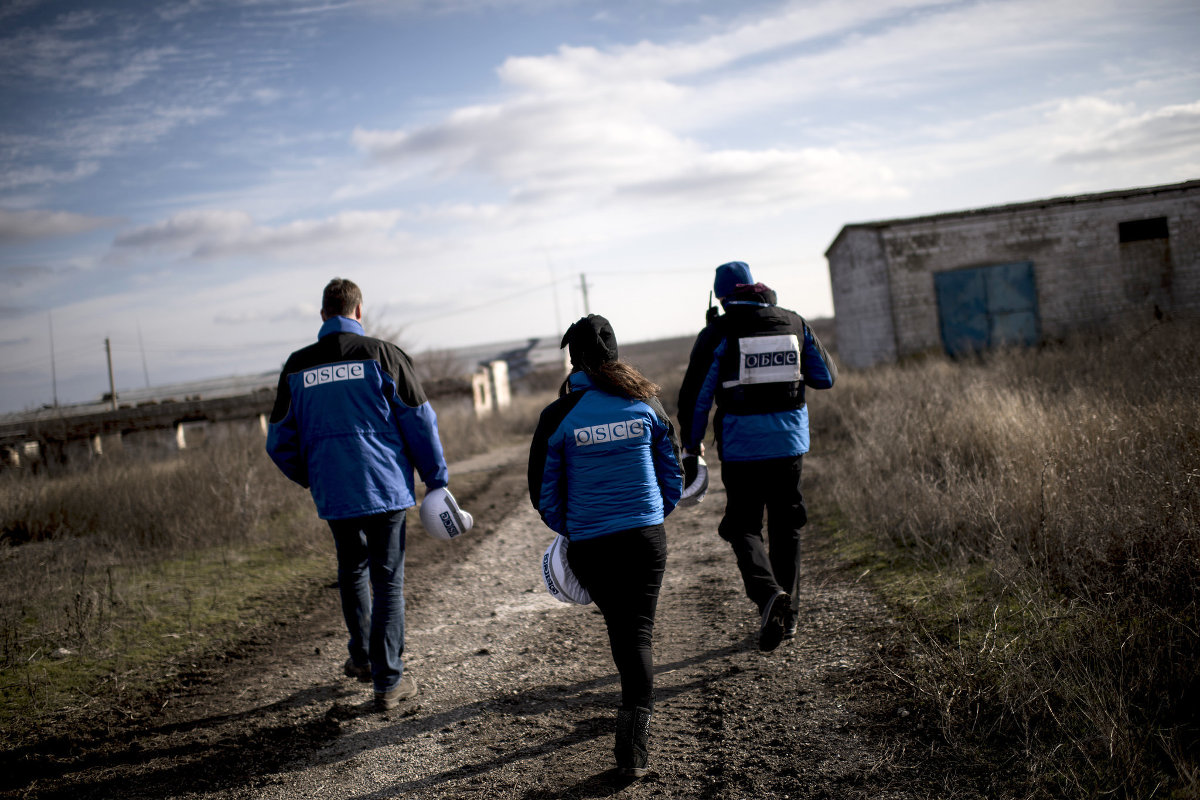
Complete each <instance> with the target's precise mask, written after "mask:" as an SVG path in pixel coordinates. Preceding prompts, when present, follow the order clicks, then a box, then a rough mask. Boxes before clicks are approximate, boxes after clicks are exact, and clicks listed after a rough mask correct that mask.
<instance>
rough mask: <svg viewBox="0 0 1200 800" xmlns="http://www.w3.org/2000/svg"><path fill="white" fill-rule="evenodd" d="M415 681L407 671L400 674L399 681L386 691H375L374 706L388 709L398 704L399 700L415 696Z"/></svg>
mask: <svg viewBox="0 0 1200 800" xmlns="http://www.w3.org/2000/svg"><path fill="white" fill-rule="evenodd" d="M416 694H417V682H416V681H414V680H413V678H412V675H409V674H408V673H407V672H406V673H404V674H403V675H401V676H400V682H399V683H397V684H396V685H395V686H393V687H392V688H391V689H388V690H387V691H386V692H376V693H375V708H377V709H379V710H380V711H389V710H391V709H393V708H395V707H396V706H398V705H400V701H402V700H407V699H409V698H410V697H415V696H416Z"/></svg>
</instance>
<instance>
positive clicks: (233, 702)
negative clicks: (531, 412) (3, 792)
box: [13, 447, 979, 800]
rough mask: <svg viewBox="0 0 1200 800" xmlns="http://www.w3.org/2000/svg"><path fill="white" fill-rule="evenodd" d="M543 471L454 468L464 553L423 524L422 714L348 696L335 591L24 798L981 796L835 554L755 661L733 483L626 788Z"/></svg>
mask: <svg viewBox="0 0 1200 800" xmlns="http://www.w3.org/2000/svg"><path fill="white" fill-rule="evenodd" d="M524 453H525V451H524V449H523V448H521V447H513V448H509V449H508V450H506V451H504V452H503V453H499V454H497V453H493V454H490V455H487V456H484V457H481V458H479V459H477V460H475V461H474V462H473V464H472V465H470V468H469V469H464V465H459V466H458V469H457V470H455V471H452V474H454V475H456V476H459V478H456V487H458V488H456V490H455V493H456V496H459V499H460V501H461V502H462V504H463V506H464V508H466V509H467V510H469V511H471V512H472V513H473V514H475V515H476V520H477V523H476V524H477V528H476V529H475V530H473V531H471V532H470V533H468V534H467V535H466V536H464V537H463V538H462V539H461V540H458V541H454V542H449V543H440V542H435V541H433V540H431V539H428V538H427V537H425V535H424V534H423V533H420V532H419V527H411V528H410V556H409V564H408V569H407V578H406V596H407V600H408V608H407V615H406V616H407V624H408V630H407V636H406V653H405V659H406V665H407V668H408V669H410V670H411V671H412V674H413V675H414V677H415V678H416V680H417V682H418V684H419V685H420V687H421V691H420V694H419V695H418V697H417V698H416V699H415V700H414V701H411V702H409V703H407V704H404V705H401V707H400V708H398V709H396V710H395V711H394V712H390V713H388V714H386V715H385V714H380V713H377V712H375V711H373V709H372V706H371V691H370V687H369V686H365V685H363V684H358V683H355V682H353V681H351V680H350V679H347V678H344V677H341V663H342V661H344V659H345V645H344V640H345V634H344V630H342V628H341V620H340V615H339V613H338V610H337V596H336V592H334V591H332V590H328V589H326V591H325V596H324V597H323V598H322V599H321V600H320V603H319V605H318V606H317V607H314V608H313V609H312V610H311V611H310V612H307V616H306V617H305V618H304V619H303V620H300V621H293V622H292V623H291V624H290V625H289V626H287V627H286V628H284V633H283V635H282V636H281V640H280V643H279V645H278V647H277V648H276V649H275V650H274V651H273V652H265V653H259V654H258V655H256V656H253V657H251V658H248V659H247V663H242V664H231V663H226V664H224V665H221V664H218V665H216V669H215V671H210V672H209V673H208V675H209V679H208V680H206V681H205V682H202V683H200V684H198V685H197V686H195V687H192V689H190V690H185V689H182V688H181V689H180V691H179V693H178V695H177V696H175V697H174V701H173V702H174V705H172V708H173V709H174V711H172V712H171V713H170V714H168V715H166V717H165V718H162V717H161V715H160V716H154V715H152V716H151V718H150V719H149V720H148V721H147V722H145V723H140V724H139V725H135V726H131V728H130V729H129V730H127V731H124V732H122V734H121V738H120V739H119V740H118V741H115V742H113V743H111V744H110V745H108V746H106V747H97V748H95V749H94V750H89V751H87V752H84V753H83V754H82V755H83V758H84V759H85V760H86V762H85V763H81V764H80V765H79V766H78V768H75V767H73V766H71V765H58V767H56V768H58V772H56V773H54V774H52V775H51V776H50V777H51V779H50V780H47V781H46V782H44V784H43V785H44V786H45V790H44V791H42V789H41V786H40V785H27V786H26V787H25V791H24V792H22V794H23V795H27V796H31V797H55V796H62V797H130V798H133V797H143V798H159V797H173V798H186V799H187V800H215V799H216V798H239V800H241V799H246V800H249V799H250V798H253V800H300V799H301V798H305V799H306V800H307V799H308V798H337V800H345V799H346V798H353V799H354V800H373V799H374V798H392V797H415V798H492V799H494V800H548V799H549V798H593V797H622V798H713V799H717V798H730V799H732V798H739V799H741V798H747V799H748V798H755V799H756V800H757V798H768V797H769V798H818V797H837V798H839V800H844V799H845V798H857V797H861V798H896V799H897V800H900V799H901V798H904V799H906V800H915V799H916V798H925V797H931V796H939V797H963V798H965V797H977V796H979V795H978V794H977V793H975V792H973V791H971V789H970V787H969V786H965V785H960V784H961V782H958V783H956V782H955V780H954V779H953V778H948V777H947V774H948V773H947V770H946V769H945V764H944V763H942V762H940V761H938V759H937V758H934V757H931V756H930V755H929V752H930V744H929V742H928V740H927V739H926V738H922V736H919V735H917V733H918V732H917V728H916V727H915V726H914V725H913V722H914V720H913V719H910V720H908V721H907V722H898V719H897V715H896V711H897V709H898V708H899V707H900V706H901V705H904V704H907V705H909V706H911V703H910V702H908V698H907V697H906V696H905V695H904V694H903V693H900V692H898V691H897V690H898V688H899V689H902V688H903V686H902V684H898V683H897V682H895V681H889V680H888V677H889V672H888V670H886V669H884V664H883V661H882V660H881V658H882V656H881V654H883V653H886V652H888V648H884V647H882V644H883V642H884V641H885V640H886V639H887V638H888V637H889V636H890V631H891V628H892V626H891V623H890V622H889V621H888V619H887V616H886V614H885V613H884V611H883V609H882V608H881V607H880V606H879V604H878V603H877V601H876V600H875V599H874V598H873V597H872V596H871V594H870V593H869V592H868V591H867V590H866V589H865V588H864V587H862V586H860V585H856V584H855V583H854V582H853V581H852V580H849V579H847V578H846V577H845V576H844V574H842V572H840V571H839V570H838V569H837V568H836V567H835V566H834V565H831V564H828V563H826V562H825V560H824V557H823V556H821V555H820V553H819V550H818V549H817V548H812V547H806V548H805V568H804V571H803V573H802V577H801V589H800V593H799V597H798V598H797V605H798V608H799V609H800V619H799V630H798V633H797V636H796V638H795V640H793V641H790V642H785V643H784V644H783V645H782V646H781V647H780V648H779V649H778V650H776V651H775V652H773V653H769V654H764V653H760V652H759V651H758V649H757V646H756V642H757V623H758V618H757V617H758V615H757V612H756V611H755V609H754V608H753V606H752V605H751V603H750V602H749V601H748V600H747V599H746V598H745V595H744V593H743V589H742V584H741V579H740V576H739V575H738V572H737V567H736V565H735V562H734V559H733V555H732V553H731V552H730V550H729V547H728V545H726V544H725V543H724V542H723V541H722V540H721V539H720V538H719V537H718V536H717V534H716V527H717V522H718V520H719V518H720V514H721V512H722V510H723V506H724V493H723V491H722V490H721V489H720V480H719V465H718V466H717V467H716V468H715V469H714V472H713V475H712V481H713V483H712V487H713V488H712V489H711V490H710V493H709V496H708V498H707V499H706V500H705V502H704V503H702V504H701V505H699V506H696V507H692V508H684V509H678V510H676V512H675V513H674V514H672V515H671V516H670V517H669V518H668V520H667V536H668V561H667V571H666V576H665V579H664V585H663V591H662V595H661V599H660V605H659V613H658V617H657V622H656V631H655V662H656V694H657V702H656V708H655V714H654V718H653V722H652V725H651V761H650V767H651V772H650V774H649V775H648V776H647V777H646V778H644V779H643V780H641V781H637V782H632V783H630V782H628V781H625V780H622V779H619V778H618V777H617V776H616V774H615V771H614V770H612V764H613V759H612V737H613V730H614V718H615V710H616V707H617V704H618V702H619V683H618V680H617V677H616V673H615V668H614V667H613V664H612V659H611V656H610V654H609V651H608V641H607V635H606V632H605V629H604V623H603V619H602V617H601V616H600V615H599V613H598V612H597V611H596V610H595V609H594V607H593V606H587V607H579V606H568V605H565V604H562V603H559V602H557V601H555V600H553V599H552V598H550V597H549V595H548V594H547V593H546V592H545V590H544V587H543V585H542V582H541V577H540V572H539V565H540V557H541V553H542V551H543V550H544V549H545V547H546V545H547V544H548V543H549V541H550V539H551V537H552V536H553V534H552V533H551V532H550V531H549V530H548V529H547V528H545V526H543V525H542V523H541V521H540V520H539V519H538V517H537V515H536V513H535V512H534V511H533V510H532V508H530V506H529V502H528V497H527V494H526V491H525V477H524ZM472 476H473V477H472ZM460 491H461V494H460ZM411 521H413V522H414V524H416V523H415V518H414V519H413V520H411ZM331 563H332V562H331ZM914 716H915V715H914ZM59 767H60V768H59ZM964 786H965V788H964ZM13 796H19V795H13Z"/></svg>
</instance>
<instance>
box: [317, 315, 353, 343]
mask: <svg viewBox="0 0 1200 800" xmlns="http://www.w3.org/2000/svg"><path fill="white" fill-rule="evenodd" d="M331 333H357V334H358V335H359V336H362V335H363V326H362V324H361V323H359V321H358V320H356V319H350V317H330V318H329V319H327V320H325V324H324V325H322V326H321V332H320V333H318V334H317V338H318V339H324V338H325V337H326V336H328V335H329V334H331Z"/></svg>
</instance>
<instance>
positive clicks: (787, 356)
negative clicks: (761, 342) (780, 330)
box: [742, 350, 800, 369]
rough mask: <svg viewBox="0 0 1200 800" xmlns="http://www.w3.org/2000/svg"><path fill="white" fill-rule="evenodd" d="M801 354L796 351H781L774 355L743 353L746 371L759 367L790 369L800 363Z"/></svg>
mask: <svg viewBox="0 0 1200 800" xmlns="http://www.w3.org/2000/svg"><path fill="white" fill-rule="evenodd" d="M799 355H800V354H799V353H797V352H796V351H795V350H779V351H777V352H774V353H743V354H742V356H743V358H745V360H746V369H758V368H759V367H788V366H795V365H796V364H798V363H800V359H799Z"/></svg>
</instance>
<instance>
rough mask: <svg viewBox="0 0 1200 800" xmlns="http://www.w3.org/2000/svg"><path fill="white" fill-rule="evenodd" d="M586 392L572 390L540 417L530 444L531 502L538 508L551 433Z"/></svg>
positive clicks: (546, 409) (552, 404)
mask: <svg viewBox="0 0 1200 800" xmlns="http://www.w3.org/2000/svg"><path fill="white" fill-rule="evenodd" d="M583 395H584V392H571V393H570V394H568V395H565V396H564V397H560V398H558V399H557V400H555V401H554V402H553V403H551V404H550V405H548V406H546V408H545V410H544V411H542V416H541V417H539V418H538V424H537V430H535V431H534V433H533V441H532V442H531V443H530V444H529V472H528V478H529V502H531V503H533V507H534V508H538V498H539V497H540V496H541V494H542V475H543V474H544V473H545V471H546V452H547V451H548V450H549V442H550V435H551V434H552V433H554V431H555V430H557V429H558V426H559V425H561V424H562V421H563V420H564V419H566V418H567V414H569V413H571V409H573V408H575V406H576V405H578V404H579V401H580V400H582V399H583Z"/></svg>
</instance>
